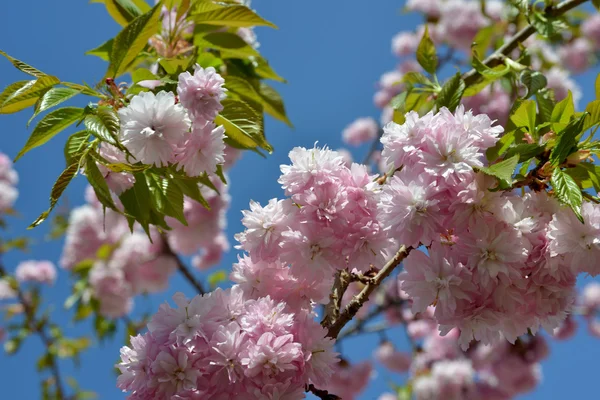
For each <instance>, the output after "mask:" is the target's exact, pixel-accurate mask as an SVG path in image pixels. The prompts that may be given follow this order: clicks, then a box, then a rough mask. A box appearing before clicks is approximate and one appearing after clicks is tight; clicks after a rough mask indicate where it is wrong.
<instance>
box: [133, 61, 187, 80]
mask: <svg viewBox="0 0 600 400" xmlns="http://www.w3.org/2000/svg"><path fill="white" fill-rule="evenodd" d="M158 63H159V64H160V66H161V67H163V68H164V69H165V71H166V73H167V74H169V75H179V74H180V73H182V72H184V71H185V70H186V69H187V67H188V65H189V64H190V61H189V60H185V59H180V58H161V59H160V60H159V61H158ZM138 71H139V70H138ZM148 72H150V71H148ZM154 79H157V78H154Z"/></svg>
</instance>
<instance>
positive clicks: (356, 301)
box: [327, 245, 412, 338]
mask: <svg viewBox="0 0 600 400" xmlns="http://www.w3.org/2000/svg"><path fill="white" fill-rule="evenodd" d="M411 250H412V247H406V246H404V245H402V246H400V249H399V250H398V251H397V252H396V254H394V257H392V258H391V259H390V260H389V261H388V262H387V263H386V264H385V265H384V266H383V268H381V270H380V271H379V272H378V273H377V275H375V276H374V277H373V278H371V279H370V281H369V283H367V284H366V285H365V287H364V288H363V290H361V291H360V293H359V294H357V295H356V296H354V298H353V299H352V301H350V303H348V305H346V307H345V308H344V310H343V311H342V312H341V313H340V316H339V317H338V318H336V320H335V321H334V322H333V323H332V324H331V325H330V326H329V329H328V332H327V336H329V337H331V338H336V337H337V336H338V335H339V334H340V331H341V330H342V328H343V327H344V326H345V325H346V324H347V323H348V322H349V321H350V320H352V318H354V316H355V315H356V313H357V312H358V310H360V308H361V307H362V306H363V304H365V303H366V302H367V300H369V296H370V295H371V293H373V291H374V290H375V289H376V288H377V287H379V285H380V284H381V282H383V280H384V279H385V278H387V277H388V276H389V275H390V274H391V273H392V271H393V270H394V269H395V268H396V267H397V266H398V265H400V263H401V262H402V260H404V259H405V258H406V256H408V254H409V253H410V251H411Z"/></svg>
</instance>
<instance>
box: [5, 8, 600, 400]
mask: <svg viewBox="0 0 600 400" xmlns="http://www.w3.org/2000/svg"><path fill="white" fill-rule="evenodd" d="M101 3H104V5H105V6H106V10H107V11H108V12H109V13H110V15H111V16H112V17H113V18H114V19H115V20H116V21H117V22H119V23H120V24H121V25H122V26H123V29H122V31H121V32H120V33H119V34H118V35H117V36H116V37H115V38H113V39H110V40H108V41H107V42H106V43H104V44H102V45H101V46H99V47H98V48H96V49H94V50H91V51H90V52H89V54H91V55H95V56H98V57H101V58H103V59H105V60H106V61H107V62H108V69H107V73H106V76H105V78H104V80H103V81H102V82H100V83H98V84H97V85H96V86H90V85H87V84H76V83H70V82H64V81H61V80H60V79H59V78H57V77H54V76H51V75H47V74H45V73H43V72H41V71H39V70H37V69H35V68H33V67H31V66H29V65H27V64H25V63H24V62H22V61H20V60H17V59H15V58H13V57H11V56H9V55H7V54H6V53H4V52H1V53H0V54H2V55H3V56H5V58H7V59H8V60H9V61H10V62H11V63H12V64H13V65H14V66H15V67H17V68H18V69H20V70H21V71H22V72H24V73H26V74H29V75H31V76H32V77H33V78H35V79H32V80H29V81H19V82H16V83H14V84H11V85H9V86H8V87H7V88H6V89H5V90H4V92H2V94H0V113H12V112H18V111H21V110H23V109H26V108H29V107H34V113H33V116H32V118H31V120H33V119H35V118H36V117H38V115H39V114H41V113H44V112H47V113H46V114H45V115H44V116H43V117H41V119H40V121H39V123H38V124H37V126H36V127H35V128H34V129H33V132H32V134H31V136H30V137H29V139H28V140H27V142H26V144H25V146H24V147H23V149H22V150H21V152H20V153H19V154H18V155H17V156H16V158H15V161H17V160H18V159H19V158H20V157H22V156H26V153H28V152H29V151H30V150H33V149H35V148H37V147H40V146H42V145H43V144H44V143H46V142H47V141H49V140H50V139H52V138H53V137H54V136H56V135H57V134H58V133H59V132H60V131H62V130H64V129H65V128H67V127H69V126H70V125H73V124H76V125H82V126H81V130H80V131H78V132H76V133H73V134H72V135H71V136H69V137H68V139H67V140H66V144H65V151H64V157H65V161H66V165H67V166H66V169H65V170H64V172H63V173H62V174H61V175H60V176H59V177H58V179H57V181H56V183H55V184H54V187H53V188H52V192H51V194H50V207H49V209H48V210H47V211H45V212H43V213H42V214H41V215H40V217H39V218H38V219H37V220H36V221H34V222H33V223H32V224H31V227H32V228H33V227H36V226H38V225H39V224H41V223H42V222H44V220H46V219H47V218H48V217H49V216H50V213H51V211H52V210H53V209H54V208H55V206H56V205H57V203H58V202H59V199H60V197H61V195H62V193H63V191H64V190H65V188H66V187H67V185H68V184H69V183H70V182H71V180H72V179H74V178H75V177H76V176H77V175H82V176H85V178H86V179H87V181H88V182H89V188H88V190H87V191H86V204H84V205H81V206H78V207H76V208H73V209H72V210H70V212H69V213H68V215H64V214H60V213H58V214H57V215H56V216H55V217H54V219H53V221H52V222H51V223H52V224H53V235H54V236H55V237H60V236H63V235H64V236H65V245H64V248H63V252H62V257H61V259H60V261H59V264H60V267H61V268H64V269H66V270H68V271H69V272H70V275H71V277H72V279H73V285H72V293H70V295H69V296H68V297H67V296H65V297H67V298H66V300H65V304H64V308H65V309H66V310H70V311H71V312H72V313H73V319H74V321H82V320H86V319H93V321H94V327H95V329H94V332H93V335H94V336H96V338H98V339H100V340H102V339H104V338H106V337H110V336H111V335H113V334H114V332H115V329H116V326H117V324H124V325H125V326H126V327H127V330H128V333H129V336H130V337H129V338H128V342H127V343H125V345H124V346H123V347H122V349H121V352H120V360H119V361H118V362H117V364H116V365H115V367H116V369H117V370H118V376H117V377H116V378H115V379H116V385H117V386H118V388H120V389H121V390H122V391H123V392H125V393H126V396H127V398H130V399H238V398H240V399H248V400H255V399H256V400H259V399H289V400H293V399H302V398H305V397H306V396H317V397H319V398H321V399H329V400H333V399H339V398H341V399H345V400H346V399H354V398H358V396H360V393H361V391H362V390H363V389H364V387H365V385H366V383H367V382H368V379H369V375H370V374H371V370H372V366H371V363H370V361H369V359H370V358H371V357H373V358H375V359H376V360H377V362H378V363H380V364H381V365H383V366H385V367H386V368H387V369H389V370H390V371H394V372H401V373H406V372H407V373H408V374H407V379H406V380H399V381H398V382H394V386H391V387H389V388H387V391H388V393H384V392H385V391H386V388H382V390H381V392H382V395H381V397H380V399H381V400H390V399H410V398H415V399H417V400H428V399H484V398H485V399H512V398H515V397H517V396H519V395H521V394H523V393H526V392H529V391H531V390H533V389H535V387H536V385H537V384H538V382H539V378H540V368H541V367H540V361H541V360H543V359H544V358H546V357H548V355H549V350H548V345H547V342H546V341H547V339H546V338H547V337H551V338H553V340H564V339H568V338H570V337H571V336H572V335H573V333H574V332H575V330H576V329H577V324H578V322H577V321H578V320H581V319H583V321H585V323H586V325H587V326H588V328H589V330H590V331H591V332H592V333H593V334H594V335H596V336H600V321H599V320H598V319H597V315H598V312H599V310H600V284H591V285H589V286H587V287H586V288H585V289H584V291H583V292H582V293H581V294H578V293H577V289H576V280H577V278H578V276H583V275H591V276H596V275H598V274H599V273H600V264H599V263H600V205H599V204H600V199H599V198H598V197H597V191H598V188H599V187H600V183H599V182H600V178H599V175H598V166H597V165H596V162H597V157H598V154H599V152H600V142H599V141H598V140H597V139H596V138H595V133H596V131H597V129H598V127H599V126H600V100H594V101H592V102H590V103H589V104H587V105H586V106H585V107H581V108H580V107H579V97H580V94H581V92H580V90H581V89H580V88H578V86H577V84H576V82H575V81H574V80H573V79H572V78H571V77H570V74H571V73H579V72H582V71H584V70H586V69H588V68H589V67H590V66H592V65H594V63H596V59H597V57H598V50H599V49H600V17H599V16H598V14H597V13H596V12H595V11H594V13H590V11H591V7H588V8H585V7H579V6H581V5H582V4H583V3H586V1H585V0H564V1H562V2H555V1H552V0H548V1H546V2H543V1H537V2H535V3H530V2H529V1H514V0H513V1H508V2H502V1H491V0H487V1H475V0H427V1H422V0H418V1H412V0H409V1H407V2H406V5H405V8H406V9H407V11H410V12H415V13H421V14H422V15H423V17H424V22H423V24H422V25H421V26H419V27H418V28H417V29H416V31H415V32H408V31H405V32H400V33H399V34H398V35H396V36H395V37H394V38H393V40H392V51H393V52H394V54H396V55H397V56H398V57H399V58H400V64H399V65H398V67H397V68H396V69H395V70H393V71H391V72H388V73H385V74H384V75H383V76H382V78H381V80H380V83H379V88H378V91H377V93H375V96H374V101H375V103H376V104H377V106H379V107H381V109H382V116H381V124H379V123H378V122H377V121H375V120H374V119H372V118H368V117H362V118H359V119H357V120H356V121H355V122H353V123H352V124H350V125H349V126H348V127H347V128H346V129H345V130H344V132H343V134H342V136H343V139H344V141H345V142H346V143H348V144H349V145H352V146H359V145H362V144H365V145H366V147H368V148H367V149H365V150H366V152H367V157H366V158H365V160H364V162H363V163H362V164H359V163H353V162H352V159H351V156H350V153H349V152H348V151H347V150H344V149H341V150H339V151H333V150H331V149H329V148H328V147H327V146H321V147H318V146H317V145H315V146H314V147H313V148H304V147H296V148H294V149H293V150H292V151H291V152H290V153H289V159H290V161H289V164H286V165H282V166H281V176H280V178H279V180H278V183H279V184H280V185H281V189H282V192H281V198H274V199H271V200H270V201H269V202H268V203H266V204H259V203H258V202H254V201H253V202H251V203H250V204H249V210H245V211H242V216H243V217H242V224H243V226H244V228H245V229H244V230H243V231H242V232H240V233H238V234H237V235H236V237H235V239H236V241H237V242H238V243H237V245H236V246H235V249H237V250H239V251H240V255H239V258H238V262H237V263H235V264H234V265H233V266H232V269H231V273H230V275H229V278H230V280H231V282H232V285H224V286H225V287H227V288H218V287H217V288H215V286H217V284H218V283H224V282H223V281H224V280H225V278H224V277H222V276H220V275H219V274H218V273H217V274H214V275H211V277H210V278H209V281H210V282H208V283H209V284H210V286H211V288H212V289H213V290H210V291H207V290H206V289H205V287H206V282H201V281H200V280H199V279H197V278H196V276H195V274H194V272H193V270H192V269H191V268H189V266H187V265H186V262H185V260H184V258H183V256H193V258H192V264H193V266H194V267H196V268H199V269H207V268H209V267H211V266H213V265H215V264H217V263H218V262H219V260H220V259H221V256H222V254H223V252H225V251H229V249H230V244H229V243H228V241H227V237H226V236H225V234H224V229H225V226H226V218H225V211H226V209H227V208H228V207H229V203H230V198H229V194H228V187H229V183H228V179H227V170H228V169H229V168H230V167H231V166H232V165H233V164H234V163H235V161H236V159H237V156H238V155H239V153H240V151H242V150H252V151H254V152H258V153H260V154H262V152H261V149H262V150H264V151H266V152H271V151H272V147H271V145H270V144H269V143H268V142H267V140H266V138H265V134H264V121H263V115H264V113H267V114H269V115H271V116H273V117H275V118H276V119H279V120H281V121H283V122H285V123H288V124H289V121H288V118H287V116H286V113H285V107H284V105H283V101H282V99H281V97H280V96H279V95H278V94H277V92H276V91H275V90H274V89H273V88H272V87H271V86H269V84H267V83H266V82H265V80H268V79H272V80H279V81H282V80H283V79H282V78H281V77H279V75H277V74H276V73H275V72H274V70H273V69H272V68H271V67H270V66H269V64H268V63H267V61H266V60H265V59H264V58H262V57H261V56H260V54H259V52H258V50H257V49H258V42H257V38H256V35H255V33H254V31H253V30H252V28H253V27H255V26H271V27H274V25H273V24H272V23H271V22H269V21H266V20H265V19H263V18H261V17H260V16H259V15H258V14H257V13H256V12H255V11H254V10H252V9H251V8H250V4H248V2H247V1H235V0H227V1H217V0H179V1H178V0H164V1H158V2H157V3H156V4H155V5H154V6H151V5H148V4H146V3H145V2H144V1H143V0H110V1H109V0H104V1H101ZM592 3H593V4H594V6H599V4H598V2H596V1H593V2H592ZM584 10H587V11H584ZM456 70H458V72H457V71H456ZM598 82H600V80H598V81H597V83H596V87H595V91H596V97H597V98H599V96H600V83H598ZM82 95H85V96H90V97H91V98H92V100H91V102H90V103H89V105H88V106H87V107H85V108H81V107H72V106H66V107H63V106H62V103H63V102H66V101H68V100H69V99H72V98H73V97H75V96H82ZM59 105H60V106H61V107H60V108H55V109H52V108H54V107H58V106H59ZM51 109H52V110H51ZM580 109H582V110H584V111H578V110H580ZM31 120H30V122H31ZM380 125H381V126H380ZM267 157H268V155H267ZM17 165H18V164H17ZM17 181H18V179H17V173H16V172H15V170H14V169H13V165H12V162H11V161H10V159H9V158H8V157H7V156H5V155H2V157H0V186H1V187H2V190H1V191H0V212H1V213H2V216H8V215H10V214H11V213H13V205H14V204H15V201H16V199H17V195H18V192H17V189H16V185H17ZM26 246H27V241H26V240H25V239H23V238H12V239H10V238H6V239H3V240H2V247H1V251H2V252H6V251H10V250H13V249H19V248H21V249H22V248H25V247H26ZM177 272H180V273H181V274H182V275H183V276H184V277H185V279H186V280H187V281H188V282H189V283H190V284H191V285H192V286H193V287H194V289H195V291H196V292H197V295H195V296H193V297H191V298H188V297H186V296H185V295H184V294H183V293H174V294H173V293H171V295H172V296H171V295H166V297H167V298H168V297H172V301H171V302H169V301H167V302H166V303H164V304H162V305H161V306H160V307H159V309H158V310H155V311H154V314H153V315H149V316H147V318H142V319H141V320H139V321H137V320H132V319H131V318H130V317H129V315H130V314H131V311H132V309H133V307H134V303H135V301H136V298H138V297H139V296H143V295H144V294H148V293H159V292H160V293H167V292H168V290H169V277H170V276H171V275H173V274H174V273H177ZM55 279H56V269H55V266H54V264H52V263H51V262H49V261H42V260H32V261H27V262H23V263H21V264H19V265H18V266H15V267H14V268H12V267H7V266H4V265H2V264H0V300H4V301H5V302H6V303H7V305H6V307H5V308H4V309H3V310H4V312H5V314H6V318H7V319H9V320H10V323H9V324H8V325H7V326H6V328H0V338H2V337H3V336H6V338H3V339H4V340H5V350H6V352H7V353H10V354H13V353H17V351H18V350H19V348H20V347H21V346H22V345H23V342H24V341H25V339H27V338H28V337H29V336H32V335H37V336H39V337H40V338H41V340H42V343H43V344H44V347H45V352H44V353H43V354H42V355H41V357H40V359H39V361H38V368H39V369H40V371H43V373H44V378H43V380H42V392H43V396H44V398H48V399H61V400H63V399H83V398H87V396H90V393H89V392H86V391H85V390H83V389H79V387H78V386H76V385H71V387H70V388H67V387H66V386H65V385H64V382H63V381H62V376H61V373H60V364H61V362H62V359H65V358H77V356H78V355H79V354H80V353H81V352H83V351H85V349H86V348H88V347H89V345H90V339H89V338H88V337H69V336H67V334H66V333H65V330H64V329H63V327H61V326H58V325H57V324H55V323H53V322H52V321H51V320H50V317H49V316H50V314H49V313H48V312H47V311H46V310H45V309H44V303H43V302H42V294H43V287H44V285H48V284H52V282H53V281H54V280H55ZM394 327H402V329H403V330H405V334H406V337H408V339H409V342H410V344H411V348H410V349H399V348H397V346H396V344H395V343H396V342H395V341H394V338H393V337H391V336H390V334H389V333H387V332H388V331H389V330H390V329H391V328H394ZM372 332H379V333H380V335H381V336H380V339H381V340H380V341H379V342H374V343H373V345H374V346H373V347H374V349H375V351H374V352H373V354H370V353H369V352H368V351H366V352H365V354H364V357H365V361H364V362H361V363H354V364H352V363H350V362H349V361H348V360H347V359H346V358H345V356H344V351H343V347H342V343H343V342H344V341H345V339H346V338H349V337H353V336H356V335H360V334H365V333H372ZM369 351H370V349H369ZM116 356H117V355H115V357H116ZM110 367H111V366H107V368H110ZM46 371H47V372H46Z"/></svg>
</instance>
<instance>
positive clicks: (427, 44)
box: [417, 25, 438, 74]
mask: <svg viewBox="0 0 600 400" xmlns="http://www.w3.org/2000/svg"><path fill="white" fill-rule="evenodd" d="M417 61H418V62H419V64H420V65H421V67H423V69H424V70H425V71H427V72H429V73H430V74H435V70H436V68H437V63H438V60H437V55H436V53H435V45H434V44H433V40H431V38H430V37H429V28H428V26H427V25H426V26H425V32H424V33H423V37H422V38H421V42H420V43H419V47H417Z"/></svg>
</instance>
